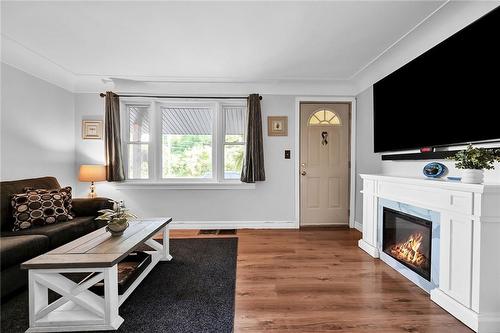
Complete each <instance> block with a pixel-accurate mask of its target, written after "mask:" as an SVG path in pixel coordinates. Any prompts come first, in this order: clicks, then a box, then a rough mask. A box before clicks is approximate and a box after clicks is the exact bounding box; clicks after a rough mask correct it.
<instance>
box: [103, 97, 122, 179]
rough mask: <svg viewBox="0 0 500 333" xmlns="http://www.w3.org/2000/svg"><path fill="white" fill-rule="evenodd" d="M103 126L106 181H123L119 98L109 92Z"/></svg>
mask: <svg viewBox="0 0 500 333" xmlns="http://www.w3.org/2000/svg"><path fill="white" fill-rule="evenodd" d="M104 126H105V127H104V147H105V153H106V180H107V181H108V182H118V181H122V180H125V170H124V169H123V156H122V141H121V134H120V98H119V97H118V95H116V94H114V93H112V92H111V91H107V92H106V106H105V119H104Z"/></svg>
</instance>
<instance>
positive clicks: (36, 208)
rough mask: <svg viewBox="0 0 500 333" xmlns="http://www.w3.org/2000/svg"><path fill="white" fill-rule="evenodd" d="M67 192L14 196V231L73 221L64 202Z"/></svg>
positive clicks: (53, 191) (35, 191)
mask: <svg viewBox="0 0 500 333" xmlns="http://www.w3.org/2000/svg"><path fill="white" fill-rule="evenodd" d="M65 197H67V192H64V191H61V190H59V189H57V190H30V191H29V192H27V193H21V194H14V195H12V200H11V204H12V208H13V216H14V228H13V229H12V230H13V231H19V230H23V229H28V228H31V227H32V226H33V225H37V226H42V225H46V224H53V223H56V222H61V221H68V220H71V219H72V218H73V217H72V216H71V215H70V214H69V213H68V211H67V209H66V207H65V205H64V200H65Z"/></svg>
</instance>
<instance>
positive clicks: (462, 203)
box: [358, 174, 500, 333]
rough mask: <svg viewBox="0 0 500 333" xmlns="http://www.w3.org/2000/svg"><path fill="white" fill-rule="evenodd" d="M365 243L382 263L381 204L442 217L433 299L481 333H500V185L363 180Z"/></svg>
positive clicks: (392, 178)
mask: <svg viewBox="0 0 500 333" xmlns="http://www.w3.org/2000/svg"><path fill="white" fill-rule="evenodd" d="M361 178H363V191H362V193H363V238H362V239H360V240H359V243H358V244H359V247H360V248H362V249H363V250H364V251H366V252H367V253H368V254H370V255H371V256H372V257H374V258H379V249H380V244H381V239H379V237H380V236H379V235H378V232H377V230H378V226H379V224H380V223H382V221H378V219H379V213H378V209H379V204H378V202H379V199H389V200H392V201H396V202H401V203H405V204H410V205H414V206H416V207H421V208H424V209H430V210H433V211H435V212H437V213H439V214H440V241H439V247H440V249H439V251H440V252H439V253H440V255H439V286H438V287H437V288H435V289H433V290H431V293H430V294H431V299H432V300H433V301H434V302H436V303H437V304H439V305H440V306H441V307H442V308H444V309H445V310H447V311H448V312H449V313H451V314H452V315H453V316H455V317H456V318H458V319H459V320H461V321H462V322H463V323H465V324H466V325H467V326H469V327H470V328H472V329H473V330H474V331H476V332H479V333H498V332H500V259H499V258H500V246H499V245H500V183H491V184H464V183H461V182H457V181H449V180H435V179H425V178H417V177H414V178H411V177H399V176H390V175H368V174H362V175H361Z"/></svg>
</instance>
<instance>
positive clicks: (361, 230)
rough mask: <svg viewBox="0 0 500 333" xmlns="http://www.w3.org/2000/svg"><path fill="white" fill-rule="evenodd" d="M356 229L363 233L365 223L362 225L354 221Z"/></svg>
mask: <svg viewBox="0 0 500 333" xmlns="http://www.w3.org/2000/svg"><path fill="white" fill-rule="evenodd" d="M354 228H355V229H358V231H360V232H363V223H360V222H358V221H354Z"/></svg>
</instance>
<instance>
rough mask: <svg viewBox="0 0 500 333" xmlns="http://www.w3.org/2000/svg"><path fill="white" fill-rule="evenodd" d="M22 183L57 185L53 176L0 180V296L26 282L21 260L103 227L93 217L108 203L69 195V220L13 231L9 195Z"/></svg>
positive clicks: (21, 187)
mask: <svg viewBox="0 0 500 333" xmlns="http://www.w3.org/2000/svg"><path fill="white" fill-rule="evenodd" d="M26 187H32V188H36V189H56V188H60V185H59V183H58V181H57V179H56V178H54V177H42V178H32V179H21V180H14V181H4V182H0V210H1V211H0V214H1V215H0V223H1V234H0V236H1V237H0V266H1V277H0V280H1V286H0V288H1V298H2V299H4V298H5V297H6V296H8V295H10V294H12V293H14V292H15V291H17V290H18V289H21V288H23V287H24V286H26V285H27V283H28V275H27V271H26V270H22V269H20V264H21V263H23V262H24V261H26V260H28V259H31V258H34V257H36V256H38V255H40V254H43V253H45V252H47V251H49V250H52V249H54V248H56V247H58V246H61V245H63V244H66V243H68V242H70V241H72V240H74V239H76V238H78V237H81V236H83V235H85V234H87V233H89V232H92V231H94V230H96V229H98V228H101V227H103V226H104V225H105V222H102V221H96V220H95V217H96V216H97V211H98V210H100V209H104V208H111V205H112V204H111V203H110V202H109V199H107V198H94V199H73V208H72V211H73V213H74V215H75V218H73V220H71V221H68V222H58V223H55V224H51V225H46V226H36V227H32V228H30V229H27V230H22V231H16V232H14V231H12V227H13V219H12V210H11V204H10V198H11V195H12V194H15V193H23V191H24V189H25V188H26Z"/></svg>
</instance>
